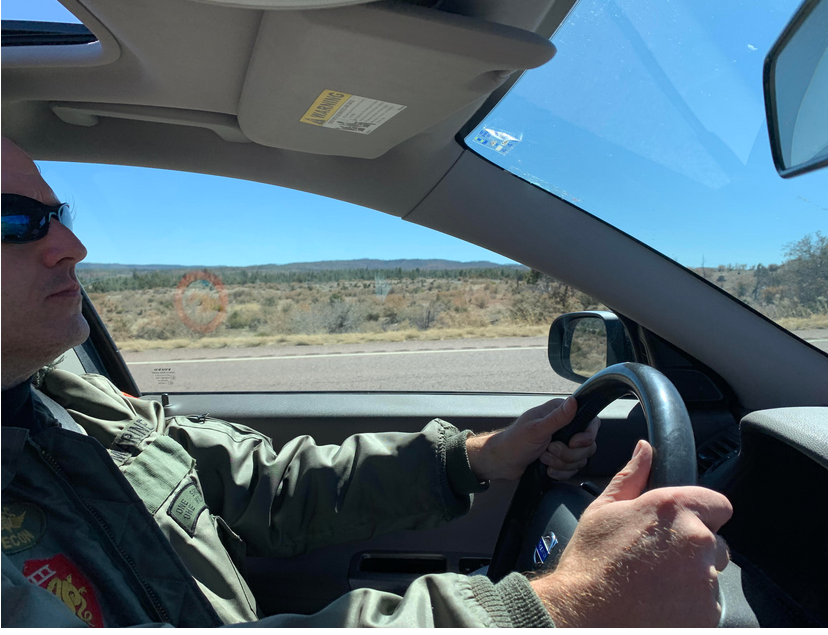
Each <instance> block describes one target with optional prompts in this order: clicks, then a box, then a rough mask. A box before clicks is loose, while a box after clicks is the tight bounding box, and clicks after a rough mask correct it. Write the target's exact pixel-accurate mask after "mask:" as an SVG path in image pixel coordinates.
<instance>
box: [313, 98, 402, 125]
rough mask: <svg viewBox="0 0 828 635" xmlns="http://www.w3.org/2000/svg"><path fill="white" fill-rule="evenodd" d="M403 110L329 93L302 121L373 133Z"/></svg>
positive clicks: (397, 107) (398, 107) (395, 105)
mask: <svg viewBox="0 0 828 635" xmlns="http://www.w3.org/2000/svg"><path fill="white" fill-rule="evenodd" d="M403 110H405V106H400V105H399V104H392V103H389V102H387V101H379V100H378V99H368V98H367V97H359V96H357V95H350V94H348V93H340V92H339V91H336V90H325V91H323V92H322V94H321V95H319V97H317V98H316V101H315V102H313V106H311V107H310V108H309V109H308V112H306V113H305V114H304V116H303V117H302V118H301V119H300V121H301V122H302V123H309V124H311V125H312V126H321V127H323V128H334V129H335V130H344V131H345V132H356V133H358V134H370V133H371V132H372V131H373V130H375V129H377V128H379V127H380V126H381V125H382V124H384V123H385V122H386V121H388V120H389V119H391V117H393V116H394V115H396V114H397V113H399V112H402V111H403Z"/></svg>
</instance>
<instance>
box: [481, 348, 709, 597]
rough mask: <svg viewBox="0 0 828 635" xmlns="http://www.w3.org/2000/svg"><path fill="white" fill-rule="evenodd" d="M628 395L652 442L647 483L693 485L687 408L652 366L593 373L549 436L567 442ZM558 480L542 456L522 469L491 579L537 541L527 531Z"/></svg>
mask: <svg viewBox="0 0 828 635" xmlns="http://www.w3.org/2000/svg"><path fill="white" fill-rule="evenodd" d="M629 394H632V395H634V396H636V397H637V398H638V401H639V402H640V403H641V408H642V409H643V411H644V417H645V419H646V420H647V429H648V432H649V438H650V443H651V444H652V446H653V465H652V469H651V471H650V478H649V482H648V486H649V488H650V489H654V488H657V487H668V486H670V487H672V486H679V485H695V484H696V443H695V440H694V438H693V428H692V426H691V424H690V416H689V415H688V414H687V408H685V406H684V401H683V400H682V398H681V395H679V393H678V391H677V390H676V388H675V386H673V384H672V383H671V382H670V380H668V379H667V378H666V377H665V376H664V375H662V374H661V373H660V372H658V371H657V370H656V369H654V368H651V367H650V366H645V365H643V364H633V363H623V364H615V365H614V366H610V367H609V368H605V369H604V370H602V371H601V372H599V373H597V374H596V375H593V376H592V377H591V378H590V379H588V380H587V381H586V382H585V383H584V384H583V385H582V386H581V387H580V388H578V390H576V391H575V393H574V394H573V395H572V396H573V397H575V400H576V401H577V403H578V412H577V413H576V414H575V417H574V418H573V420H572V422H571V423H569V424H568V425H567V426H565V427H564V428H562V429H560V430H558V431H557V432H556V433H555V434H554V435H553V436H552V440H553V441H563V442H564V443H568V442H569V439H570V438H572V436H573V435H574V434H576V433H578V432H582V431H583V430H584V429H585V428H586V427H587V425H588V424H589V422H590V421H592V420H593V419H594V418H595V417H596V415H597V414H598V413H599V412H601V410H603V409H604V408H605V407H606V406H608V405H609V404H610V403H612V402H613V401H615V400H616V399H618V398H619V397H623V396H625V395H629ZM556 485H557V486H559V487H560V485H561V484H559V483H557V481H555V480H553V479H551V478H549V476H547V475H546V467H545V466H544V465H542V464H541V463H540V461H535V462H534V463H533V464H532V465H530V466H529V467H528V468H527V469H526V472H524V474H523V476H522V477H521V479H520V483H519V484H518V487H517V489H516V490H515V495H514V497H513V498H512V503H511V505H510V506H509V510H508V511H507V512H506V518H505V519H504V522H503V527H502V528H501V530H500V535H499V536H498V539H497V545H496V546H495V550H494V553H493V554H492V561H491V564H490V565H489V572H488V576H489V578H491V579H492V581H494V582H497V581H498V580H500V579H501V578H503V577H504V576H506V575H507V574H509V573H510V572H511V571H513V570H515V569H516V565H517V563H518V562H519V561H520V560H521V558H520V556H521V551H522V549H525V547H523V545H526V544H530V545H532V546H534V544H536V543H537V540H538V538H540V536H528V537H527V536H526V535H525V534H526V530H527V527H530V525H531V523H530V520H531V519H532V517H533V515H534V514H535V512H536V511H537V509H538V507H539V505H540V503H541V501H542V500H543V498H544V497H545V496H546V494H547V492H549V490H552V489H553V488H555V486H556ZM570 487H571V486H570ZM535 524H537V523H535ZM563 546H565V545H562V546H561V548H563ZM524 560H525V558H524Z"/></svg>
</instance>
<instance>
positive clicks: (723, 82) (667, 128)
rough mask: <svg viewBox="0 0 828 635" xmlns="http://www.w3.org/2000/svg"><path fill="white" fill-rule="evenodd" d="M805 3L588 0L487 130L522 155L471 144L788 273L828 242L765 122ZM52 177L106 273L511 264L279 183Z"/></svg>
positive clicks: (628, 215)
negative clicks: (795, 253)
mask: <svg viewBox="0 0 828 635" xmlns="http://www.w3.org/2000/svg"><path fill="white" fill-rule="evenodd" d="M798 4H799V0H751V2H746V1H743V2H735V1H734V2H726V3H722V2H720V0H693V1H692V2H690V1H681V0H674V1H673V2H669V3H666V2H663V0H582V1H581V3H580V4H579V5H578V7H577V8H576V11H575V12H574V13H573V14H572V15H570V17H569V18H568V19H567V21H566V23H565V25H564V26H563V27H562V28H561V29H560V30H559V32H558V33H557V34H556V35H555V37H554V40H553V41H554V42H555V43H556V46H557V48H558V54H557V55H556V57H555V58H554V59H553V60H552V62H551V63H549V64H547V65H546V66H544V67H543V68H541V69H537V70H535V71H532V72H530V73H527V74H526V75H525V76H524V78H523V79H522V80H521V81H520V82H519V83H518V84H517V85H516V87H515V88H514V89H513V90H512V91H511V93H510V94H509V96H508V97H507V98H506V100H504V102H502V103H501V105H499V106H498V107H497V109H496V110H494V111H493V112H492V113H491V114H490V116H489V117H487V119H486V120H484V122H483V123H482V124H481V126H480V128H487V129H488V130H490V131H495V132H497V133H499V134H500V133H505V134H507V135H508V137H509V138H512V139H514V142H513V147H512V149H511V150H510V151H509V152H508V154H505V155H500V154H498V153H495V152H494V151H493V150H490V149H488V148H485V147H483V146H481V145H478V144H476V143H474V142H473V141H472V140H471V139H472V138H473V137H474V136H475V135H476V132H477V131H476V132H475V133H472V135H470V137H469V139H470V140H469V141H468V143H469V145H470V147H472V148H473V149H475V150H476V151H479V152H480V153H481V154H482V155H483V156H484V157H486V158H488V159H490V160H492V161H494V162H496V163H498V164H499V165H501V166H503V167H504V168H506V169H510V170H512V171H513V172H515V173H516V174H517V175H519V176H521V177H522V178H526V179H528V180H530V181H532V182H535V183H537V184H539V185H540V186H541V187H544V188H546V189H548V190H549V191H551V192H552V193H554V194H555V195H557V196H559V197H561V198H563V199H564V200H568V201H570V202H572V203H574V204H576V205H578V206H580V207H582V208H583V209H585V210H587V211H588V212H590V213H593V214H595V215H596V216H598V217H600V218H602V219H604V220H606V221H607V222H609V223H611V224H613V225H615V226H617V227H618V228H619V229H621V230H623V231H626V232H627V233H629V234H631V235H632V236H634V237H636V238H638V239H640V240H642V241H643V242H646V243H647V244H650V245H651V246H653V247H655V248H656V249H658V250H659V251H661V252H662V253H664V254H665V255H667V256H669V257H671V258H673V259H675V260H677V261H678V262H680V263H682V264H684V265H686V266H690V267H698V266H701V265H702V263H704V264H705V265H706V266H716V265H718V264H728V263H733V264H737V263H745V264H756V263H759V262H761V263H764V264H770V263H772V262H781V261H782V260H783V259H784V254H783V252H784V247H785V245H787V244H789V243H791V242H793V241H796V240H799V239H800V238H802V237H803V236H804V235H806V234H809V233H813V232H815V231H817V230H821V231H823V233H828V170H825V171H822V172H816V173H812V174H807V175H802V176H800V177H795V178H793V179H789V180H783V179H781V178H780V177H779V176H778V175H777V174H776V171H775V169H774V167H773V162H772V160H771V155H770V146H769V142H768V135H767V129H766V124H765V114H764V103H763V94H762V83H761V68H762V63H763V60H764V57H765V54H766V52H767V50H769V48H770V46H771V45H772V44H773V42H774V41H775V39H776V37H777V36H778V33H779V32H781V30H782V28H783V27H784V25H785V23H786V22H787V21H788V19H789V18H790V16H791V15H792V14H793V12H794V11H795V9H796V7H797V6H798ZM69 15H70V14H68V12H66V11H65V9H63V8H62V7H60V5H58V4H57V3H56V2H54V0H52V1H51V2H47V1H46V0H5V1H4V2H3V3H2V17H3V19H23V18H28V19H34V18H35V17H37V18H38V19H43V20H55V21H67V19H68V16H69ZM40 166H41V170H42V172H43V174H44V177H45V178H46V180H47V181H48V182H49V183H50V184H51V185H52V187H53V189H54V190H55V192H56V193H57V195H58V197H59V198H62V199H65V200H68V201H69V202H71V203H72V204H73V207H74V208H75V210H76V220H75V228H76V231H77V233H78V234H79V235H80V236H81V238H82V240H83V241H84V243H85V244H86V245H87V248H88V249H89V256H88V258H87V260H88V261H90V262H120V263H124V264H184V265H197V264H203V265H213V266H215V265H236V266H242V265H252V264H266V263H287V262H298V261H312V260H340V259H342V260H347V259H352V258H380V259H392V258H446V259H451V260H461V261H469V260H490V261H493V262H503V263H505V262H511V261H509V260H508V259H506V258H503V257H502V256H499V255H497V254H494V253H492V252H489V251H487V250H484V249H482V248H479V247H476V246H473V245H469V244H468V243H465V242H463V241H459V240H457V239H454V238H451V237H448V236H445V235H442V234H439V233H437V232H434V231H432V230H429V229H425V228H422V227H419V226H416V225H412V224H410V223H407V222H404V221H401V220H400V219H397V218H394V217H391V216H388V215H385V214H382V213H380V212H376V211H373V210H365V209H362V208H359V207H357V206H354V205H350V204H347V203H342V202H339V201H334V200H331V199H325V198H322V197H318V196H314V195H310V194H306V193H301V192H295V191H292V190H287V189H284V188H278V187H275V186H271V185H263V184H257V183H249V182H243V181H236V180H232V179H226V178H221V177H210V176H205V175H197V174H186V173H180V172H167V171H162V170H149V169H144V168H128V167H117V166H96V165H84V164H64V163H41V164H40ZM182 210H186V212H185V213H182ZM296 210H301V212H302V213H301V214H296V213H295V212H296ZM113 211H117V212H118V215H117V219H116V217H115V215H114V214H113ZM172 212H175V213H172ZM280 212H285V213H280ZM182 235H186V236H187V240H186V241H182V240H181V236H182Z"/></svg>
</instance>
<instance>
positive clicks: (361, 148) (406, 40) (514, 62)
mask: <svg viewBox="0 0 828 635" xmlns="http://www.w3.org/2000/svg"><path fill="white" fill-rule="evenodd" d="M554 54H555V47H554V46H553V45H552V44H551V43H550V42H549V41H547V40H546V39H544V38H543V37H541V36H539V35H537V34H535V33H532V32H530V31H524V30H521V29H517V28H513V27H508V26H504V25H500V24H494V23H490V22H484V21H482V20H477V19H474V18H468V17H465V16H459V15H454V14H449V13H444V12H440V11H437V10H432V9H425V8H422V7H416V6H399V5H390V6H389V5H382V4H380V5H365V6H358V7H348V8H342V9H332V10H324V11H300V12H283V11H266V12H264V15H263V19H262V23H261V26H260V29H259V33H258V36H257V40H256V44H255V47H254V50H253V55H252V59H251V63H250V67H249V69H248V73H247V77H246V79H245V83H244V87H243V90H242V94H241V99H240V102H239V109H238V122H239V127H240V128H241V131H242V132H243V133H244V134H245V135H246V136H247V137H248V138H249V139H251V140H252V141H254V142H256V143H259V144H262V145H266V146H272V147H275V148H283V149H286V150H296V151H300V152H308V153H313V154H325V155H336V156H346V157H359V158H365V159H373V158H376V157H379V156H381V155H382V154H384V153H385V152H387V151H388V150H390V149H391V148H393V147H394V146H396V145H397V144H399V143H401V142H403V141H405V140H407V139H410V138H411V137H413V136H415V135H417V134H419V133H421V132H423V131H424V130H427V129H428V128H430V127H431V126H433V125H434V124H436V123H438V122H439V121H442V120H443V119H445V118H446V117H448V116H449V115H451V114H452V113H454V112H456V111H457V110H459V109H461V108H463V107H464V106H468V105H469V104H472V103H474V102H476V101H480V100H482V99H484V98H485V97H486V96H488V95H489V93H491V92H492V91H493V90H495V89H496V88H497V87H498V86H500V85H501V84H502V83H503V82H504V81H505V80H506V79H507V78H508V77H509V75H510V74H511V73H513V72H514V71H519V70H525V69H529V68H535V67H537V66H540V65H542V64H544V63H545V62H547V61H548V60H549V59H551V58H552V56H553V55H554Z"/></svg>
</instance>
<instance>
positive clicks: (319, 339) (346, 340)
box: [118, 324, 549, 352]
mask: <svg viewBox="0 0 828 635" xmlns="http://www.w3.org/2000/svg"><path fill="white" fill-rule="evenodd" d="M548 332H549V327H548V326H544V325H532V324H512V325H496V326H488V327H468V328H458V329H429V330H427V331H420V330H417V329H406V330H402V331H386V332H377V333H317V334H313V335H276V336H268V337H255V336H254V337H250V336H247V337H245V336H241V337H232V336H231V337H210V338H203V339H198V340H193V339H183V338H182V339H171V340H137V339H136V340H124V341H121V342H118V347H119V348H120V349H121V350H122V351H124V352H141V351H147V350H153V349H161V350H169V349H176V348H202V349H212V348H252V347H258V346H319V345H328V346H330V345H333V344H364V343H366V342H409V341H435V340H461V339H482V338H499V337H537V336H543V335H546V334H547V333H548Z"/></svg>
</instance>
